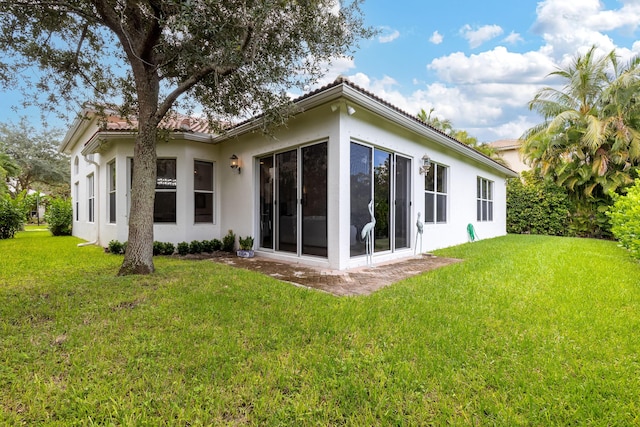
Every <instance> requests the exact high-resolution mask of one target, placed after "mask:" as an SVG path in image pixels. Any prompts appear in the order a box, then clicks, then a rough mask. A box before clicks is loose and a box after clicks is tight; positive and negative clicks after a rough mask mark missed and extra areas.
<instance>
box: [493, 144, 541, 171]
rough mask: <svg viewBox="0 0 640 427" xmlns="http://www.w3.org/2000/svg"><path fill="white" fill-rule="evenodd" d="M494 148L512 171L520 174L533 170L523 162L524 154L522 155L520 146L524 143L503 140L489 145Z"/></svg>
mask: <svg viewBox="0 0 640 427" xmlns="http://www.w3.org/2000/svg"><path fill="white" fill-rule="evenodd" d="M489 145H490V146H491V147H493V148H494V149H495V150H496V152H497V153H498V155H499V156H500V157H502V159H503V160H504V161H505V163H506V164H507V166H509V168H511V169H512V170H514V171H516V172H518V173H520V172H522V171H526V170H529V169H531V167H530V166H529V165H527V164H526V163H525V162H523V161H522V154H521V153H520V146H521V145H522V141H521V140H519V139H501V140H498V141H493V142H491V143H489Z"/></svg>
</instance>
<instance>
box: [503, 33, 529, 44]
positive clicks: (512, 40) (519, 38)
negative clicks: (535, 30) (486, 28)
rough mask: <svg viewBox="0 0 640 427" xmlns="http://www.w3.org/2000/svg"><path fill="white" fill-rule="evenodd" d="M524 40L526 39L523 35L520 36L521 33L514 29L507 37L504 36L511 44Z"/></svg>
mask: <svg viewBox="0 0 640 427" xmlns="http://www.w3.org/2000/svg"><path fill="white" fill-rule="evenodd" d="M522 41H524V40H523V39H522V36H520V34H519V33H516V32H514V31H512V32H511V34H509V35H508V36H507V37H505V38H504V42H505V43H509V44H516V43H519V42H522Z"/></svg>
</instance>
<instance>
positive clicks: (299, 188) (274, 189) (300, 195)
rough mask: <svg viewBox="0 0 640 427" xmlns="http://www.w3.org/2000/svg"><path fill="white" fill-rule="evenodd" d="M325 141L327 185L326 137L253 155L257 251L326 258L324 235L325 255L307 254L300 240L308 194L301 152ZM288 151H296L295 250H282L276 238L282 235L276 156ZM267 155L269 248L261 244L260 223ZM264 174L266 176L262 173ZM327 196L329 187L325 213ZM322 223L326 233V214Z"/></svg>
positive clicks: (326, 206) (327, 148)
mask: <svg viewBox="0 0 640 427" xmlns="http://www.w3.org/2000/svg"><path fill="white" fill-rule="evenodd" d="M321 144H324V146H325V157H326V160H327V163H326V169H325V174H326V175H327V185H328V150H329V142H328V141H326V140H324V141H323V140H320V141H315V142H311V143H308V144H304V145H298V146H294V147H288V148H286V149H283V150H280V151H276V152H273V153H269V154H264V155H259V156H256V157H255V163H256V166H257V168H256V170H257V171H258V173H257V174H256V183H257V185H256V187H255V188H256V195H255V197H256V200H257V201H256V213H257V228H256V230H257V233H258V236H257V239H256V242H258V245H259V246H258V249H260V250H265V251H270V252H273V253H281V254H289V255H294V256H297V257H302V256H310V257H320V258H325V259H326V258H328V236H326V239H325V242H324V244H325V248H324V251H325V252H326V255H317V254H309V253H305V246H304V245H303V243H304V241H303V237H304V236H303V229H304V227H303V220H304V218H303V217H302V215H303V213H304V208H303V203H305V198H306V197H307V195H306V194H305V193H304V190H305V189H304V187H303V184H304V183H303V168H304V164H303V161H304V155H303V152H304V150H305V148H308V147H313V146H317V145H321ZM289 152H295V157H296V166H295V168H296V172H295V188H296V201H295V203H296V208H295V250H294V251H287V250H281V249H280V245H281V243H282V242H280V241H279V239H280V235H281V229H280V227H281V226H282V225H281V221H280V206H279V204H280V200H279V198H280V194H279V192H280V188H279V187H278V186H279V170H278V160H277V159H278V156H279V155H283V154H285V153H289ZM267 158H270V159H271V161H270V162H269V163H270V164H271V166H272V169H273V170H272V171H266V172H267V175H268V179H269V180H270V184H269V185H270V186H271V188H270V190H269V191H268V193H269V195H270V198H271V200H270V204H271V214H270V216H271V218H270V224H271V226H270V227H271V228H270V234H271V244H270V247H269V246H264V245H263V243H264V241H263V222H264V221H265V218H263V206H262V204H263V201H262V197H261V196H262V194H263V191H264V190H263V185H264V184H265V182H263V171H262V165H261V162H262V161H264V159H267ZM265 177H266V176H265ZM326 195H328V188H327V189H326V192H325V201H324V204H325V206H324V208H325V212H327V215H328V197H326ZM324 222H325V224H324V233H325V234H326V233H327V231H326V230H327V228H328V219H327V217H326V216H325V220H324Z"/></svg>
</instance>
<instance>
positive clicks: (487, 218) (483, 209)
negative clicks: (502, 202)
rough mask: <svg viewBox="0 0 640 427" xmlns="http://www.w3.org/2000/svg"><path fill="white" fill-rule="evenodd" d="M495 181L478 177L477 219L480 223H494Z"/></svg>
mask: <svg viewBox="0 0 640 427" xmlns="http://www.w3.org/2000/svg"><path fill="white" fill-rule="evenodd" d="M494 190H495V185H494V181H491V180H490V179H487V178H483V177H481V176H478V177H477V178H476V219H477V220H478V221H479V222H493V205H494V203H493V193H494Z"/></svg>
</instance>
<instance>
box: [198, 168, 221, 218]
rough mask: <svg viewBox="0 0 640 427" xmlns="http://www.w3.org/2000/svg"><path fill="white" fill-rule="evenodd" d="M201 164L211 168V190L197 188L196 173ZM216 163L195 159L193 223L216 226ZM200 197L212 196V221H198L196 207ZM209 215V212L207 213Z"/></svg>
mask: <svg viewBox="0 0 640 427" xmlns="http://www.w3.org/2000/svg"><path fill="white" fill-rule="evenodd" d="M198 163H200V164H206V165H207V166H211V183H210V184H211V189H210V190H208V189H202V188H197V187H198V185H197V181H196V173H197V168H196V165H197V164H198ZM215 171H216V168H215V162H213V161H211V160H200V159H193V176H194V177H193V223H194V224H215V223H216V216H215V212H216V209H215V200H216V198H215V183H216V179H215ZM199 195H205V196H206V195H210V197H211V212H210V214H211V220H208V219H207V220H199V219H198V208H197V206H196V204H197V200H198V196H199ZM207 213H209V212H207Z"/></svg>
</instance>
